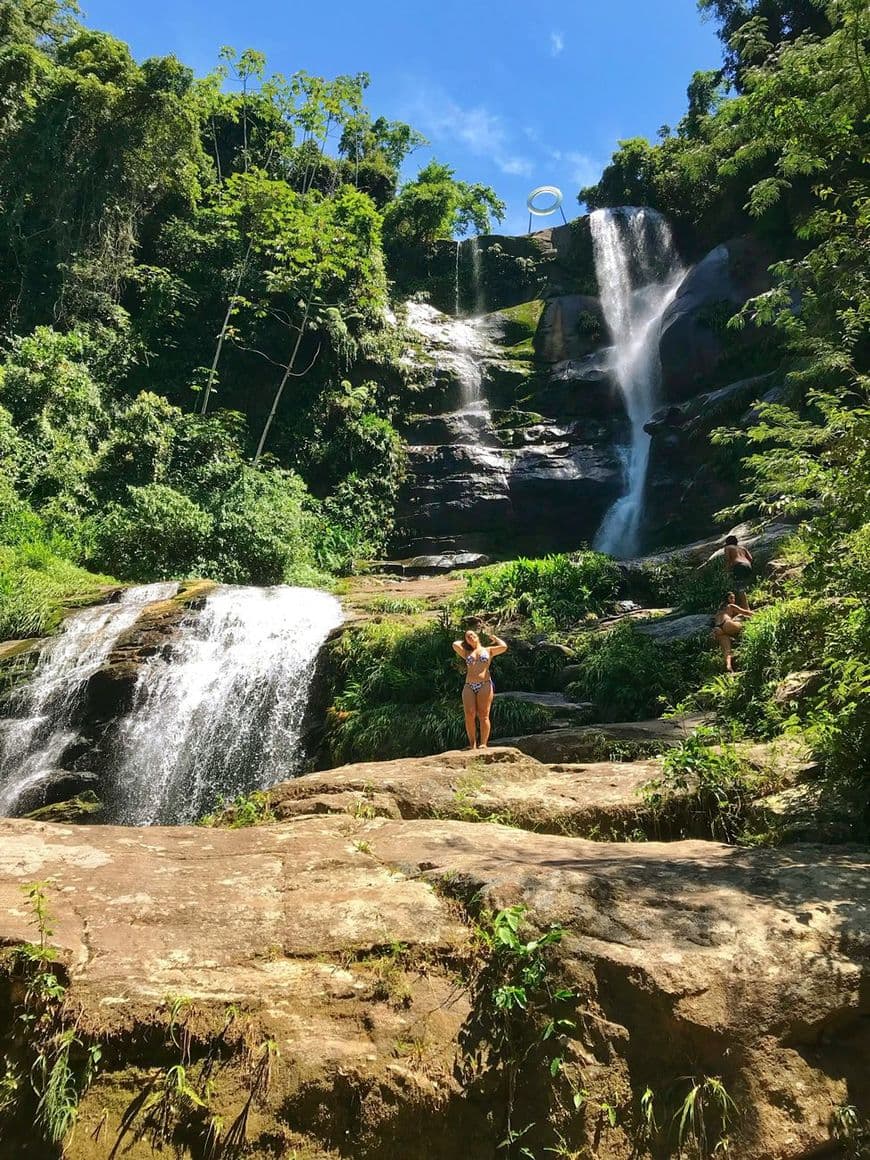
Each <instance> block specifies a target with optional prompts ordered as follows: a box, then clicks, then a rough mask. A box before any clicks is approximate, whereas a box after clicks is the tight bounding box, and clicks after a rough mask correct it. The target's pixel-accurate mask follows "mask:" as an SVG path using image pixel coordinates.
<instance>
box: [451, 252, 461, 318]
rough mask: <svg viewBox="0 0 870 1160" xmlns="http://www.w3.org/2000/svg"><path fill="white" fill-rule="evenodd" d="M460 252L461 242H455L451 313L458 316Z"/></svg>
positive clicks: (459, 304)
mask: <svg viewBox="0 0 870 1160" xmlns="http://www.w3.org/2000/svg"><path fill="white" fill-rule="evenodd" d="M461 253H462V242H460V241H457V243H456V263H455V267H454V271H453V313H454V314H455V315H456V317H457V318H458V317H459V311H460V306H461V303H460V300H459V255H460V254H461Z"/></svg>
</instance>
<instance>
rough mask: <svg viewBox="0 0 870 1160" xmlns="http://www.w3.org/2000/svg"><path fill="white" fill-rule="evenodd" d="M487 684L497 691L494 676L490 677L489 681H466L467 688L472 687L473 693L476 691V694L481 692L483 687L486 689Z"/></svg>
mask: <svg viewBox="0 0 870 1160" xmlns="http://www.w3.org/2000/svg"><path fill="white" fill-rule="evenodd" d="M487 685H490V686H491V688H492V691H493V692H495V685H493V683H492V678H490V679H489V680H487V681H466V682H465V687H466V688H467V689H471V691H472V693H474V694H475V696H476V695H477V694H478V693H479V692H480V690H481V689H485V688H486V686H487Z"/></svg>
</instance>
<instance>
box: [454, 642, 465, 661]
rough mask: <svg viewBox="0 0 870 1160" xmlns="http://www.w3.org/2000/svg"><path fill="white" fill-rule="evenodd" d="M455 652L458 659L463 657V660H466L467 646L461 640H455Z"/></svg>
mask: <svg viewBox="0 0 870 1160" xmlns="http://www.w3.org/2000/svg"><path fill="white" fill-rule="evenodd" d="M453 651H454V652H455V653H456V655H457V656H458V657H462V659H463V660H465V656H466V649H465V645H464V644H463V643H462V641H461V640H455V641H454V642H453Z"/></svg>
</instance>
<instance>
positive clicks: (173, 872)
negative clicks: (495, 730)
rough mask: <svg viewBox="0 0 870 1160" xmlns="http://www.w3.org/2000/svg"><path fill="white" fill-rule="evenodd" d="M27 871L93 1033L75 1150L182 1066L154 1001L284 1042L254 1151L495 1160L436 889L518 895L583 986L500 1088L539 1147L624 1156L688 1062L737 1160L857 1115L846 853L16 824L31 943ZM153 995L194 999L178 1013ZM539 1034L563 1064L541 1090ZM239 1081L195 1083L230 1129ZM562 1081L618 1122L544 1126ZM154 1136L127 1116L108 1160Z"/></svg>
mask: <svg viewBox="0 0 870 1160" xmlns="http://www.w3.org/2000/svg"><path fill="white" fill-rule="evenodd" d="M35 880H42V881H51V882H52V883H53V884H54V888H53V889H51V890H50V891H49V897H48V906H49V909H50V910H51V912H52V915H53V919H52V926H53V935H52V942H53V944H54V945H56V947H57V948H58V951H59V954H60V957H61V962H62V964H63V965H64V967H65V970H66V972H67V974H68V977H69V988H68V993H67V1001H68V1004H70V1006H71V1009H72V1010H75V1011H76V1019H77V1028H78V1034H80V1035H96V1036H97V1037H100V1036H103V1035H111V1044H112V1050H111V1051H107V1052H105V1053H104V1057H103V1060H102V1063H101V1068H100V1070H99V1072H98V1074H97V1076H96V1079H95V1081H94V1083H93V1085H92V1086H91V1087H90V1088H89V1090H88V1091H87V1092H86V1093H85V1095H84V1097H83V1099H82V1102H81V1105H80V1107H79V1111H78V1118H77V1125H76V1132H75V1135H74V1137H73V1138H72V1139H71V1141H70V1142H69V1144H68V1147H67V1155H68V1156H69V1158H70V1160H95V1158H96V1157H97V1155H99V1152H98V1147H99V1148H102V1149H104V1148H105V1145H104V1143H102V1142H101V1143H100V1144H99V1145H96V1144H95V1143H94V1141H93V1138H92V1137H93V1136H94V1135H95V1134H97V1135H99V1133H98V1132H97V1131H96V1129H97V1127H98V1125H100V1124H101V1122H102V1126H103V1130H104V1132H103V1134H104V1136H105V1138H106V1139H108V1140H110V1141H111V1140H114V1139H115V1137H116V1136H117V1134H118V1132H119V1129H120V1124H121V1120H122V1117H123V1116H124V1114H125V1113H128V1112H129V1113H130V1114H131V1115H132V1112H133V1111H134V1110H135V1101H136V1100H137V1099H139V1098H140V1097H141V1095H142V1094H143V1092H144V1090H145V1087H146V1085H147V1084H148V1083H149V1082H152V1081H153V1077H154V1075H155V1074H158V1069H160V1070H163V1069H165V1068H166V1066H167V1061H168V1060H169V1061H171V1060H175V1059H177V1058H178V1057H177V1056H176V1055H175V1054H174V1052H173V1051H172V1047H171V1044H172V1039H171V1037H170V1027H169V1020H170V1018H171V1017H172V1018H175V1019H176V1020H182V1021H183V1020H185V1019H188V1018H189V1019H190V1020H191V1026H192V1027H193V1028H194V1029H195V1032H196V1039H195V1042H196V1043H202V1042H208V1036H209V1034H211V1035H213V1036H215V1037H217V1036H219V1035H220V1034H221V1029H225V1028H226V1026H227V1019H228V1015H227V1010H228V1005H230V1004H231V1005H232V1010H233V1011H234V1012H239V1013H240V1014H239V1015H237V1016H235V1017H236V1018H240V1019H242V1020H243V1022H244V1025H245V1026H246V1027H247V1028H248V1029H249V1030H248V1031H247V1033H246V1034H247V1037H248V1042H249V1043H251V1042H252V1043H253V1045H254V1050H256V1047H257V1045H258V1044H259V1043H261V1042H263V1041H264V1040H265V1039H266V1038H268V1039H270V1040H273V1041H274V1043H275V1045H276V1046H277V1048H278V1051H279V1052H280V1055H279V1056H278V1057H277V1062H276V1066H275V1068H274V1070H273V1074H272V1082H271V1088H270V1090H269V1092H268V1093H267V1096H266V1097H265V1098H264V1099H263V1100H262V1102H261V1103H260V1104H259V1105H258V1106H257V1108H256V1113H255V1115H254V1116H253V1117H252V1119H251V1122H250V1125H249V1132H250V1140H249V1145H248V1147H249V1149H250V1150H251V1153H252V1154H254V1155H256V1154H258V1153H262V1154H263V1155H266V1154H269V1149H268V1147H267V1141H268V1140H270V1139H271V1140H272V1141H273V1142H274V1141H275V1140H279V1141H280V1140H282V1139H284V1140H286V1139H287V1136H286V1131H287V1125H288V1123H289V1125H290V1127H292V1129H293V1130H294V1131H295V1132H297V1133H299V1134H300V1135H301V1136H303V1137H304V1139H305V1140H306V1141H308V1143H309V1145H310V1150H311V1153H313V1154H314V1155H321V1154H328V1153H329V1150H330V1149H332V1148H335V1147H337V1146H339V1145H340V1154H341V1155H342V1156H344V1157H346V1158H347V1160H363V1158H365V1160H389V1158H394V1157H399V1156H401V1157H402V1160H424V1158H425V1160H454V1158H455V1157H456V1156H458V1155H463V1156H467V1157H469V1160H488V1158H489V1157H491V1156H492V1155H494V1154H495V1152H496V1149H497V1146H498V1144H499V1142H500V1141H501V1140H503V1139H504V1136H505V1124H506V1118H507V1103H506V1092H507V1090H508V1085H507V1084H506V1083H505V1082H504V1081H505V1076H504V1072H502V1071H500V1070H499V1068H498V1059H497V1056H496V1055H495V1054H494V1052H493V1050H492V1048H489V1049H487V1046H486V1043H485V1041H482V1039H481V1032H482V1027H483V1028H485V1026H486V1022H485V1021H486V1018H487V1017H488V1013H489V1011H490V1007H489V1006H488V1005H487V1004H488V1002H489V1000H488V998H487V997H488V996H489V994H490V991H489V989H486V990H485V991H484V993H483V994H481V995H480V997H479V1006H478V1007H477V1008H476V1009H475V1011H474V1013H473V1012H472V1004H473V1002H474V996H473V995H472V994H470V993H469V991H468V990H467V989H466V988H465V987H464V986H463V985H462V984H461V982H459V981H457V966H456V964H457V962H459V961H461V960H462V958H463V956H467V955H468V951H469V942H470V933H471V932H470V923H469V921H468V920H467V919H466V918H465V916H464V913H463V911H462V908H461V907H460V906H457V904H456V902H454V901H452V900H451V899H449V898H447V897H445V895H447V894H451V893H452V894H454V895H458V896H459V897H461V898H466V899H467V898H474V899H476V900H477V902H476V905H480V906H482V907H489V908H492V909H494V910H497V909H498V908H500V907H504V906H508V905H522V906H524V907H526V908H527V910H526V914H527V920H528V921H529V922H530V923H532V924H533V927H532V929H537V930H544V929H546V928H547V927H548V926H549V925H550V924H558V925H559V926H561V928H562V929H563V931H564V936H563V938H562V941H561V943H560V944H559V945H558V946H556V947H555V948H554V949H553V951H552V958H553V966H552V967H551V972H552V974H551V977H552V978H553V979H554V980H558V982H559V985H564V986H566V987H568V988H570V989H571V990H572V991H573V997H572V999H571V1000H570V1003H568V1004H567V1006H566V1008H565V1012H566V1017H569V1018H572V1022H573V1023H574V1027H573V1028H567V1029H566V1033H565V1035H564V1036H563V1037H562V1039H561V1041H560V1042H559V1043H558V1044H557V1045H556V1047H555V1048H554V1050H553V1052H552V1055H551V1054H550V1053H548V1052H547V1051H546V1050H545V1051H544V1052H543V1055H542V1054H541V1053H540V1052H528V1053H522V1054H520V1055H518V1056H516V1057H515V1058H516V1066H517V1071H516V1072H515V1073H514V1080H515V1082H514V1083H513V1084H512V1085H510V1086H511V1088H512V1090H513V1091H514V1094H515V1099H514V1106H513V1116H512V1122H513V1123H514V1124H523V1125H525V1124H533V1125H534V1126H533V1127H532V1128H530V1130H529V1132H528V1134H527V1135H526V1136H525V1137H524V1140H523V1142H524V1144H527V1145H528V1147H529V1148H530V1149H531V1150H533V1152H534V1154H535V1155H540V1154H545V1149H546V1148H552V1147H555V1146H556V1143H557V1141H556V1138H555V1129H556V1128H557V1127H558V1128H562V1129H564V1130H567V1131H568V1133H569V1136H568V1141H569V1143H570V1145H571V1146H572V1147H573V1148H574V1149H575V1150H579V1151H580V1152H581V1154H582V1152H583V1151H584V1150H585V1151H587V1152H589V1154H591V1155H595V1156H596V1157H598V1160H629V1157H631V1156H632V1155H635V1154H636V1153H635V1150H634V1147H635V1141H634V1140H633V1139H632V1137H631V1133H630V1132H629V1131H628V1130H627V1127H628V1126H629V1125H630V1123H631V1115H632V1108H633V1107H636V1105H637V1101H638V1100H639V1098H640V1095H641V1093H642V1092H643V1090H644V1088H645V1087H647V1086H649V1087H650V1088H651V1089H652V1090H653V1091H654V1093H655V1096H656V1100H657V1106H659V1107H661V1108H664V1107H665V1100H666V1093H667V1092H668V1091H669V1090H676V1098H677V1100H678V1101H679V1099H681V1098H682V1096H683V1095H684V1094H685V1091H686V1089H685V1081H684V1080H683V1086H682V1087H681V1086H680V1081H681V1077H686V1076H688V1075H705V1074H706V1075H717V1076H721V1077H722V1080H723V1082H724V1084H725V1086H726V1088H727V1090H728V1092H729V1094H730V1096H731V1097H732V1098H733V1099H734V1100H735V1102H736V1107H737V1110H738V1114H737V1115H736V1116H735V1118H734V1123H733V1128H732V1139H731V1150H732V1152H733V1153H734V1155H736V1156H739V1157H740V1160H772V1158H773V1157H776V1160H803V1158H806V1157H807V1156H809V1155H811V1154H819V1155H821V1154H822V1152H823V1151H824V1150H826V1149H827V1148H828V1145H829V1144H830V1111H831V1108H832V1107H835V1106H838V1105H844V1104H853V1105H855V1106H856V1107H858V1108H866V1107H867V1106H868V1105H870V1073H868V1069H867V1067H866V1060H867V1058H868V1051H870V1020H868V1015H870V986H868V975H870V918H868V916H870V863H868V858H867V853H866V851H864V850H859V849H855V848H849V847H839V848H837V849H836V851H834V850H832V849H830V848H828V849H826V848H824V847H818V846H807V847H801V846H796V847H790V848H789V849H788V850H784V851H779V850H741V849H736V848H733V847H726V846H720V845H717V844H714V843H709V842H691V841H690V842H678V843H671V844H664V845H663V844H658V843H629V844H609V843H598V842H588V841H584V840H581V839H577V838H569V837H564V836H557V835H549V834H530V833H524V832H522V831H519V830H516V829H512V828H507V827H503V826H497V825H490V824H484V825H480V824H470V823H462V822H455V821H441V820H430V821H415V822H408V821H394V820H389V819H378V818H375V819H370V820H361V819H357V818H353V817H341V818H339V817H307V818H297V819H295V820H293V821H291V822H289V823H282V824H278V825H272V826H266V827H263V828H259V829H251V830H237V831H203V830H197V829H189V828H178V829H173V830H124V829H117V828H111V827H107V828H97V829H94V828H89V829H88V830H87V831H83V830H81V829H77V828H76V827H71V826H49V825H43V824H39V823H33V822H26V821H17V822H16V821H8V820H7V821H3V822H0V942H2V944H3V945H5V946H7V947H8V946H15V945H16V944H17V943H24V942H30V941H31V940H32V938H33V927H32V920H31V915H30V913H29V911H28V909H27V906H26V903H25V900H24V898H23V896H22V892H21V887H22V886H23V885H25V884H28V883H31V882H33V881H35ZM433 887H434V888H435V889H433ZM390 947H397V948H400V949H399V950H398V951H397V952H396V953H395V954H392V953H391V952H390V951H389V948H390ZM167 996H170V997H171V996H184V997H185V1005H186V1013H185V1012H184V1011H182V1012H181V1013H180V1014H175V1015H173V1014H172V1004H171V1002H170V1000H169V999H167ZM3 999H4V1004H3V1009H4V1011H8V1010H9V1008H8V1002H9V999H10V994H9V993H8V992H7V993H4V995H3ZM523 1018H524V1021H525V1023H528V1020H529V1019H530V1018H531V1016H528V1015H524V1017H523ZM177 1033H178V1024H176V1037H177ZM228 1041H229V1042H230V1043H232V1038H231V1037H230V1038H229V1040H228ZM176 1042H177V1038H176ZM409 1044H412V1045H413V1044H416V1045H417V1046H416V1047H413V1049H411V1050H409V1048H408V1045H409ZM176 1050H177V1049H176ZM557 1051H558V1054H560V1055H561V1056H562V1058H563V1059H564V1068H563V1071H562V1073H560V1075H559V1076H557V1077H556V1078H555V1079H551V1078H550V1069H549V1067H548V1063H549V1060H550V1058H551V1057H552V1056H554V1055H555V1054H556V1052H557ZM125 1055H126V1059H125ZM244 1075H245V1072H244V1063H243V1060H242V1057H241V1056H239V1057H237V1058H235V1057H233V1056H232V1055H230V1057H229V1058H226V1059H222V1061H221V1064H220V1066H219V1067H217V1068H216V1069H215V1070H214V1072H213V1076H212V1078H213V1080H214V1090H213V1094H212V1107H213V1109H214V1110H215V1111H216V1112H217V1113H218V1114H220V1116H221V1117H222V1119H223V1120H224V1122H225V1123H231V1122H232V1121H233V1119H235V1117H236V1115H237V1114H238V1112H239V1111H240V1110H241V1108H242V1106H243V1105H244V1102H245V1100H246V1098H247V1092H248V1088H247V1087H246V1085H245V1082H244ZM563 1083H564V1085H565V1086H564V1092H565V1095H566V1097H567V1102H568V1104H569V1105H570V1092H571V1089H572V1088H576V1089H578V1090H579V1089H580V1088H581V1087H585V1088H586V1089H587V1090H588V1092H589V1097H588V1099H589V1101H590V1102H591V1101H607V1100H609V1101H614V1100H615V1101H616V1104H617V1116H618V1124H617V1128H616V1129H613V1130H610V1129H604V1130H602V1129H601V1126H600V1124H599V1123H598V1122H597V1119H596V1117H590V1116H587V1117H583V1116H578V1117H574V1118H572V1119H571V1120H566V1121H564V1122H562V1123H558V1124H555V1125H551V1122H550V1119H549V1114H548V1112H549V1108H550V1100H551V1094H552V1091H553V1089H554V1088H559V1090H560V1091H561V1090H562V1089H561V1088H560V1087H559V1085H560V1084H563ZM104 1110H105V1112H104ZM668 1114H670V1112H669V1113H668ZM106 1116H108V1123H105V1122H104V1121H105V1119H106ZM620 1125H626V1130H624V1129H623V1128H622V1127H620ZM16 1143H18V1144H20V1143H23V1141H20V1142H16ZM150 1147H151V1145H150V1144H149V1143H147V1141H146V1140H144V1139H143V1140H139V1141H137V1139H136V1136H135V1133H134V1132H133V1131H128V1133H127V1135H126V1137H125V1139H124V1149H125V1155H130V1156H132V1157H134V1158H136V1157H144V1156H147V1155H149V1154H150ZM180 1147H181V1149H182V1154H183V1155H189V1154H191V1153H189V1152H188V1151H186V1149H188V1147H189V1146H188V1145H187V1144H186V1143H185V1142H184V1139H183V1138H181V1140H180Z"/></svg>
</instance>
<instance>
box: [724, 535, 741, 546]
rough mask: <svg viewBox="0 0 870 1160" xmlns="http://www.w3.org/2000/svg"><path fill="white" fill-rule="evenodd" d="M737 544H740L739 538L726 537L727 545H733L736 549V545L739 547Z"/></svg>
mask: <svg viewBox="0 0 870 1160" xmlns="http://www.w3.org/2000/svg"><path fill="white" fill-rule="evenodd" d="M737 542H738V541H737V537H736V536H726V537H725V543H726V544H733V545H734V546H735V547H736V545H737Z"/></svg>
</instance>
